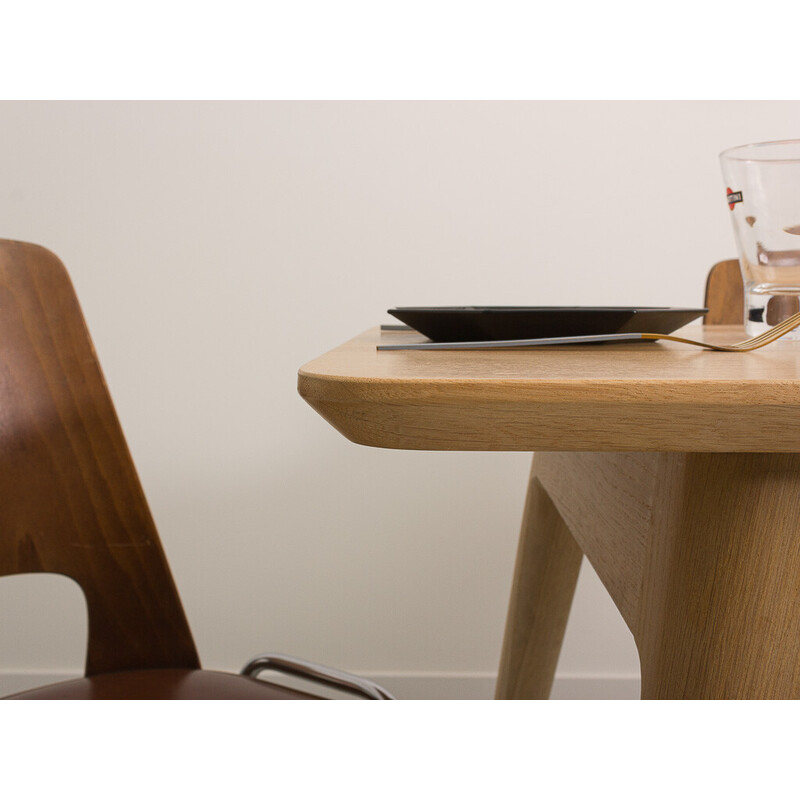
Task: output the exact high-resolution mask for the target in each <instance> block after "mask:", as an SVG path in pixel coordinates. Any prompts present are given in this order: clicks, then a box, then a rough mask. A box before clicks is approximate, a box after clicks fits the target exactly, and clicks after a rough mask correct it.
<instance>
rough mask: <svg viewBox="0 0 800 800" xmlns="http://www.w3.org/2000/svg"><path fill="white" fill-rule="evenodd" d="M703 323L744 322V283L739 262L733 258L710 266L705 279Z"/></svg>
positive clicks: (732, 323)
mask: <svg viewBox="0 0 800 800" xmlns="http://www.w3.org/2000/svg"><path fill="white" fill-rule="evenodd" d="M705 306H706V308H707V309H708V314H706V316H705V318H704V320H703V322H704V324H705V325H742V324H744V283H743V282H742V271H741V270H740V269H739V262H738V261H737V260H736V259H735V258H734V259H731V260H728V261H720V262H718V263H717V264H714V266H713V267H711V271H710V272H709V273H708V280H707V281H706V299H705Z"/></svg>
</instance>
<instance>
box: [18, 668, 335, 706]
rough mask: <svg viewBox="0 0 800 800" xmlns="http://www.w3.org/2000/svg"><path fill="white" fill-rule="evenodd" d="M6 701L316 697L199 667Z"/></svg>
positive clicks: (74, 684)
mask: <svg viewBox="0 0 800 800" xmlns="http://www.w3.org/2000/svg"><path fill="white" fill-rule="evenodd" d="M5 699H6V700H208V699H215V700H318V699H320V698H317V697H314V696H313V695H310V694H305V693H304V692H298V691H295V690H294V689H289V688H285V687H283V686H277V685H276V684H271V683H267V682H265V681H261V680H258V679H257V678H247V677H244V676H242V675H232V674H230V673H227V672H214V671H212V670H201V669H143V670H136V671H134V672H115V673H108V674H105V675H93V676H92V677H91V678H78V679H77V680H74V681H64V682H61V683H55V684H52V685H51V686H43V687H41V688H38V689H31V690H29V691H26V692H18V693H17V694H13V695H10V696H9V697H6V698H5Z"/></svg>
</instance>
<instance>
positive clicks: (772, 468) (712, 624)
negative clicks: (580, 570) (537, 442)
mask: <svg viewBox="0 0 800 800" xmlns="http://www.w3.org/2000/svg"><path fill="white" fill-rule="evenodd" d="M529 491H530V495H529V498H528V506H529V508H533V509H540V511H538V512H537V515H538V516H540V517H541V519H542V520H543V521H544V522H543V524H542V526H541V527H537V526H536V525H532V524H530V522H529V523H527V524H525V525H523V529H522V532H521V538H520V544H519V553H520V556H519V557H518V562H517V567H516V573H515V578H514V589H513V591H512V598H511V606H510V609H511V610H510V612H509V627H508V631H507V634H506V640H505V642H504V648H503V658H502V668H501V677H502V682H501V683H499V684H498V696H513V697H531V698H533V697H541V696H544V695H543V691H544V690H543V688H542V686H543V683H542V681H543V677H542V676H543V674H544V673H543V668H542V663H545V664H547V665H548V667H549V665H551V664H552V665H553V668H554V667H555V662H556V660H557V657H558V652H557V648H558V647H559V646H560V641H561V639H560V638H559V637H558V636H556V635H554V634H553V630H555V631H556V632H559V631H561V632H562V633H563V631H562V628H561V626H562V623H563V612H564V608H565V607H566V608H568V600H566V599H565V598H570V597H571V596H572V594H571V593H572V591H573V589H574V582H573V576H572V575H571V574H570V573H569V571H568V570H567V569H566V568H564V567H563V566H561V563H562V562H560V561H559V560H558V559H559V558H563V556H560V555H559V553H558V551H556V552H555V555H554V554H553V551H552V550H548V549H546V547H545V546H544V545H543V544H542V543H541V539H542V536H543V535H544V532H547V535H549V536H556V535H557V536H558V537H559V538H558V541H559V542H561V543H562V544H561V545H560V546H561V548H562V551H563V552H566V551H567V546H566V544H564V542H565V541H566V540H567V539H568V538H570V537H569V535H568V533H567V532H569V534H571V537H572V538H574V540H575V542H576V544H577V546H578V547H579V549H580V551H581V552H583V553H584V554H585V555H586V556H587V558H588V559H589V561H590V562H591V563H592V565H593V566H594V568H595V569H596V571H597V573H598V575H599V577H600V579H601V580H602V581H603V583H604V585H605V586H606V588H607V589H608V591H609V594H610V595H611V597H612V599H613V600H614V602H615V603H616V605H617V607H618V608H619V609H620V612H621V613H622V616H623V618H624V619H625V621H626V623H627V624H628V627H629V628H630V629H631V632H632V633H633V636H634V640H635V641H636V645H637V649H638V651H639V657H640V662H641V668H642V697H643V698H644V699H798V698H800V454H788V455H787V454H772V453H764V454H746V453H736V454H711V453H639V454H619V453H537V454H536V456H535V457H534V470H533V474H532V479H531V485H530V490H529ZM526 516H527V514H526ZM534 518H535V517H534ZM554 521H560V526H558V525H556V524H555V522H554ZM553 531H557V534H556V533H553ZM541 575H546V576H547V580H543V579H542V578H541V577H540V576H541ZM548 616H552V620H548V619H547V617H548ZM542 617H545V618H544V619H543V618H542ZM520 620H522V621H520ZM512 621H513V622H512ZM550 626H552V628H551V627H550ZM525 633H527V634H528V635H527V636H526V635H524V634H525ZM537 659H539V661H537ZM548 674H549V673H548Z"/></svg>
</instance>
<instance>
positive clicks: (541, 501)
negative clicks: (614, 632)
mask: <svg viewBox="0 0 800 800" xmlns="http://www.w3.org/2000/svg"><path fill="white" fill-rule="evenodd" d="M581 559H582V554H581V550H580V548H579V547H578V545H577V544H576V543H575V540H574V539H573V538H572V536H571V535H570V532H569V529H568V528H567V526H566V525H565V524H564V521H563V520H562V519H561V517H560V515H559V513H558V511H557V510H556V507H555V506H554V505H553V503H552V502H551V500H550V498H549V496H548V494H547V492H545V491H544V489H543V488H542V486H541V484H540V483H539V481H538V480H537V478H536V475H535V473H534V472H532V473H531V478H530V483H529V486H528V495H527V501H526V504H525V513H524V516H523V520H522V530H521V532H520V540H519V548H518V550H517V560H516V566H515V568H514V581H513V586H512V590H511V601H510V603H509V607H508V618H507V620H506V630H505V636H504V639H503V650H502V655H501V659H500V671H499V675H498V679H497V688H496V694H495V696H496V698H497V699H498V700H546V699H547V698H548V697H549V696H550V689H551V688H552V685H553V677H554V676H555V672H556V665H557V663H558V655H559V653H560V651H561V642H562V640H563V638H564V631H565V629H566V625H567V618H568V617H569V610H570V607H571V605H572V598H573V595H574V594H575V584H576V583H577V580H578V573H579V571H580V565H581Z"/></svg>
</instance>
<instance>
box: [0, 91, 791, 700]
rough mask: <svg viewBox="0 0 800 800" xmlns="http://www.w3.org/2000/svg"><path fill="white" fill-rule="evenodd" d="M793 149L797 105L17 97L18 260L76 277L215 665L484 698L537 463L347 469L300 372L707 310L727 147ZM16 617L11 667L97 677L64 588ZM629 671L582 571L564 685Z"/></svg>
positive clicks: (347, 452) (7, 116)
mask: <svg viewBox="0 0 800 800" xmlns="http://www.w3.org/2000/svg"><path fill="white" fill-rule="evenodd" d="M798 135H800V103H796V102H782V103H772V102H720V103H701V102H687V103H684V102H672V103H662V102H613V103H612V102H596V101H595V102H558V103H552V102H550V103H546V102H545V103H538V102H520V103H505V102H492V103H477V102H475V103H450V102H440V103H439V102H437V103H384V102H373V103H332V102H327V103H233V102H228V103H129V104H126V103H110V102H109V103H69V102H61V103H30V104H27V103H8V102H6V103H0V153H2V158H3V170H2V181H1V182H0V236H2V237H5V238H13V239H21V240H27V241H33V242H37V243H40V244H43V245H45V246H46V247H49V248H50V249H52V250H53V251H54V252H56V253H57V254H58V255H59V256H60V257H61V258H62V260H64V262H65V263H66V265H67V267H68V269H69V270H70V272H71V274H72V277H73V280H74V283H75V285H76V288H77V291H78V294H79V297H80V298H81V301H82V304H83V307H84V311H85V314H86V316H87V319H88V322H89V327H90V330H91V331H92V334H93V337H94V340H95V344H96V346H97V350H98V352H99V355H100V359H101V361H102V363H103V365H104V369H105V372H106V376H107V379H108V382H109V384H110V387H111V390H112V394H113V396H114V398H115V401H116V405H117V409H118V412H119V414H120V417H121V419H122V424H123V427H124V428H125V430H126V433H127V436H128V440H129V443H130V446H131V450H132V452H133V455H134V458H135V460H136V462H137V465H138V468H139V471H140V475H141V478H142V482H143V484H144V487H145V491H146V493H147V495H148V497H149V500H150V503H151V506H152V509H153V513H154V516H155V518H156V522H157V523H158V525H159V528H160V530H161V535H162V538H163V541H164V545H165V548H166V550H167V554H168V556H169V558H170V560H171V563H172V566H173V570H174V573H175V576H176V580H177V582H178V585H179V587H180V589H181V592H182V596H183V599H184V603H185V606H186V609H187V612H188V615H189V618H190V621H191V624H192V626H193V629H194V632H195V636H196V639H197V643H198V647H199V649H200V653H201V657H202V659H203V661H204V663H205V665H206V666H209V667H214V668H224V669H236V668H238V667H239V666H240V665H241V663H243V662H244V661H245V660H246V659H247V658H248V657H249V656H250V655H253V654H254V653H256V652H258V651H262V650H265V649H274V650H280V651H284V652H289V653H294V654H298V655H303V656H305V657H308V658H312V659H316V660H320V661H323V662H328V663H331V664H334V665H338V666H340V667H342V668H348V669H353V670H359V671H363V672H365V673H370V674H374V675H381V676H383V677H384V678H385V680H386V683H387V685H389V684H391V683H392V682H395V685H397V686H400V685H402V686H403V687H405V688H404V691H406V692H407V694H408V695H409V696H411V695H414V694H417V695H419V696H422V695H426V696H429V695H431V694H433V695H436V694H437V693H438V694H439V695H440V696H445V695H448V693H449V694H453V693H455V694H457V693H458V691H460V690H458V689H454V688H453V687H457V686H459V685H463V686H466V685H467V684H469V685H470V686H473V689H469V690H468V689H464V692H466V693H469V692H472V693H473V695H480V694H481V693H485V692H488V691H489V688H488V687H490V685H491V676H492V673H493V672H494V671H495V670H496V667H497V661H498V656H499V650H500V643H501V637H502V628H503V623H504V616H505V606H506V602H507V599H508V593H509V589H510V581H511V571H512V566H513V558H514V550H515V546H516V537H517V529H518V526H519V521H520V517H521V510H522V501H523V495H524V491H525V485H526V480H527V472H528V466H529V458H528V457H527V456H525V455H521V454H504V453H494V454H492V453H483V454H477V453H424V452H415V453H410V452H399V451H382V450H373V449H368V448H362V447H358V446H356V445H353V444H351V443H349V442H347V441H346V440H345V439H343V438H342V437H341V436H340V435H339V434H338V433H336V432H335V431H334V430H333V429H332V428H330V427H328V426H327V424H326V423H325V422H323V420H322V419H321V418H319V417H318V416H317V415H316V414H315V413H314V412H313V411H312V410H311V409H310V408H309V407H307V406H306V405H305V404H304V403H303V401H302V400H301V399H300V398H299V396H298V395H297V394H296V390H295V380H296V379H295V376H296V371H297V368H298V367H299V366H301V365H302V364H303V363H304V362H306V361H308V360H310V359H311V358H313V357H315V356H316V355H318V354H319V353H321V352H322V351H324V350H326V349H328V348H330V347H333V346H334V345H336V344H338V343H340V342H341V341H343V340H345V339H346V338H349V337H350V336H351V335H354V334H355V333H357V332H359V331H361V330H363V329H365V328H367V327H370V326H373V325H376V324H378V323H380V322H384V321H389V320H388V318H387V317H386V316H385V309H387V308H389V307H391V306H393V305H435V304H443V305H455V304H465V303H474V304H522V305H547V304H585V305H600V304H616V305H636V304H651V305H697V304H699V303H700V302H701V301H702V293H703V285H704V280H705V274H706V271H707V269H708V267H709V266H710V265H711V264H712V263H713V262H714V261H716V260H719V259H721V258H727V257H731V256H732V255H733V253H734V248H733V239H732V232H731V230H730V225H729V221H728V219H727V207H726V205H725V202H724V186H723V184H722V179H721V177H720V173H719V168H718V165H717V154H718V152H719V151H720V150H722V149H723V148H725V147H728V146H731V145H735V144H741V143H745V142H749V141H759V140H766V139H778V138H793V137H797V136H798ZM0 605H2V608H3V614H4V621H3V626H2V632H0V670H5V671H6V672H7V673H9V675H11V673H15V674H17V678H18V676H19V673H26V672H31V671H37V670H38V671H48V670H50V671H54V672H70V671H77V670H79V669H80V665H81V659H82V649H83V637H85V622H84V621H83V619H82V617H81V615H82V613H83V612H82V607H81V600H80V596H79V594H78V593H77V591H74V589H73V587H72V586H70V585H69V584H68V583H67V582H66V581H65V580H64V579H56V578H52V579H44V578H39V579H38V580H36V579H33V578H24V579H9V580H5V581H2V582H0ZM48 605H49V606H52V607H54V608H55V613H56V621H55V622H53V621H48V620H47V617H48V614H49V613H50V612H49V611H46V609H44V608H42V606H45V607H46V606H48ZM6 611H8V612H9V613H12V612H13V613H14V614H16V615H17V619H18V620H19V619H23V620H24V624H19V623H17V624H6V619H5V618H6V616H7V615H6ZM75 642H78V644H75ZM637 670H638V661H637V657H636V653H635V649H634V646H633V642H632V639H631V637H630V635H629V633H628V632H627V630H626V628H625V627H624V624H623V623H622V620H621V618H620V617H619V614H618V613H617V612H616V610H615V608H614V607H613V605H612V604H611V602H610V600H608V598H607V596H606V595H605V592H604V591H603V589H602V587H601V586H600V585H599V582H598V581H597V578H596V576H594V574H593V573H592V571H591V569H589V568H585V569H584V571H583V573H582V577H581V581H580V584H579V589H578V595H577V598H576V602H575V607H574V610H573V615H572V617H571V619H570V623H569V628H568V631H567V639H566V642H565V647H564V652H563V656H562V660H561V664H560V667H559V674H560V675H561V676H562V677H564V676H569V675H572V676H578V677H581V678H583V679H584V681H583V683H581V684H580V685H581V686H585V687H587V688H585V689H583V690H581V691H584V692H585V694H586V695H587V696H588V695H592V694H593V693H594V694H597V695H598V696H599V694H601V693H602V691H604V690H602V689H595V688H592V686H594V684H592V680H593V679H595V678H599V679H602V678H612V677H614V676H616V677H620V676H622V677H623V678H624V677H626V676H627V677H628V678H631V677H632V676H633V678H632V680H629V681H628V684H626V685H627V686H628V687H629V688H628V689H626V691H628V692H629V693H633V694H635V675H636V672H637ZM437 676H438V678H437ZM448 676H449V677H450V678H452V679H453V680H452V682H451V683H450V684H448V682H447V681H446V680H444V679H443V678H444V677H448ZM7 677H8V676H7ZM12 677H13V676H11V677H8V680H9V681H10V680H11V679H12ZM15 679H16V678H15ZM587 680H588V682H587ZM404 681H405V683H404ZM459 681H460V682H461V683H459ZM470 681H472V683H470ZM478 685H479V686H480V688H478V689H475V688H474V687H476V686H478ZM566 685H567V684H566V683H564V681H562V687H563V686H566ZM573 685H578V684H573ZM597 685H598V686H599V684H597ZM409 687H410V688H409ZM414 687H416V688H414ZM431 687H433V688H431ZM630 687H633V688H630ZM2 688H3V687H2V685H0V690H2ZM564 692H565V693H567V694H568V693H569V691H568V690H566V689H565V690H564ZM426 693H427V694H426Z"/></svg>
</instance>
